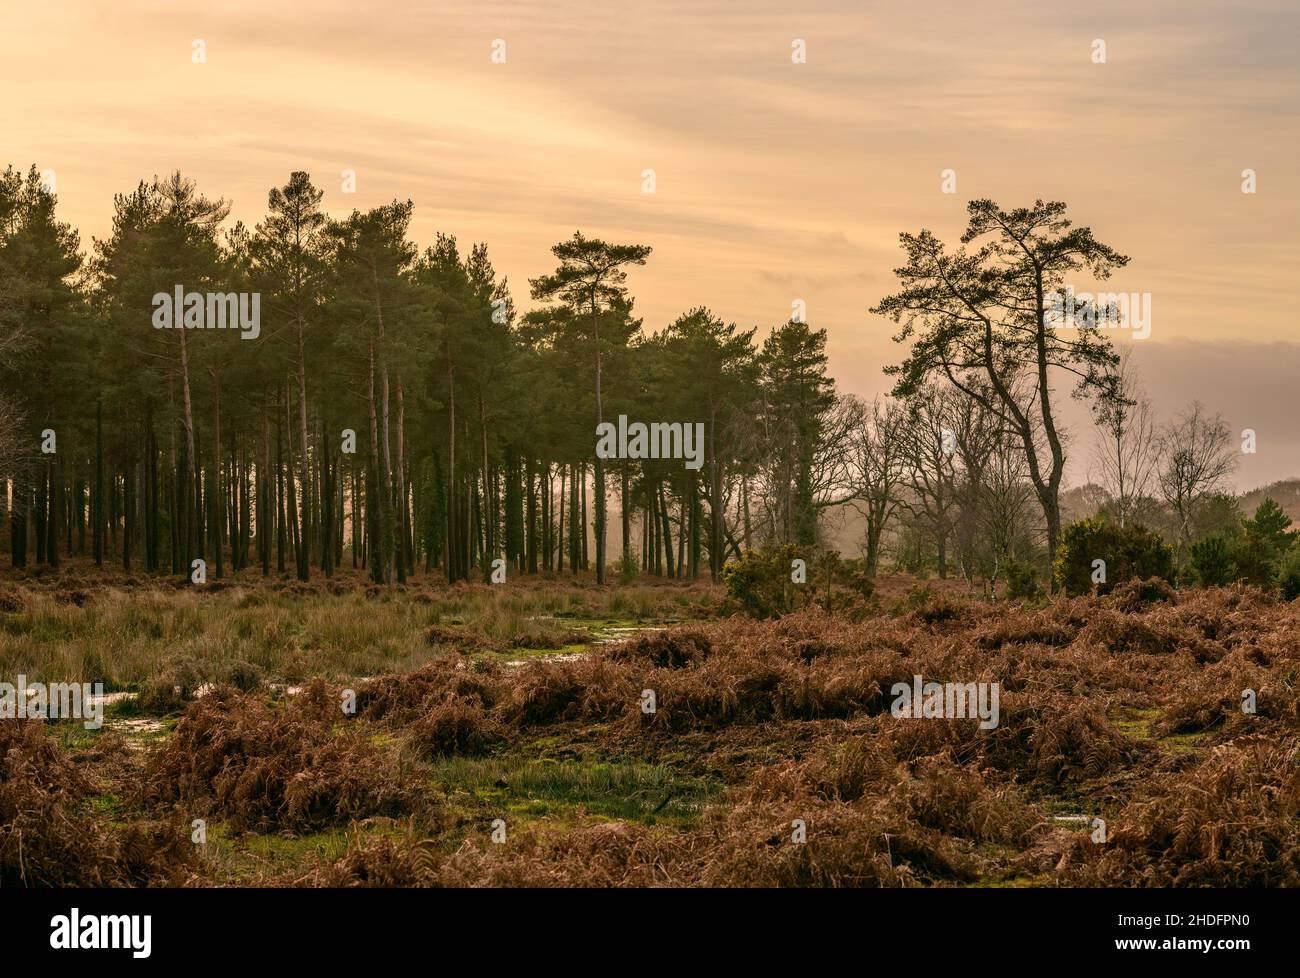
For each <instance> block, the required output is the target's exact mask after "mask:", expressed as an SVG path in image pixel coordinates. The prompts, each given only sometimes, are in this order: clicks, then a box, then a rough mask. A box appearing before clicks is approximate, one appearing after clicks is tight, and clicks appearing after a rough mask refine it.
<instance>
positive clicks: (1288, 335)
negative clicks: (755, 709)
mask: <svg viewBox="0 0 1300 978" xmlns="http://www.w3.org/2000/svg"><path fill="white" fill-rule="evenodd" d="M467 8H468V9H467ZM1298 28H1300V5H1297V4H1296V3H1295V2H1294V0H1277V2H1271V0H1255V2H1251V0H1247V2H1243V3H1232V4H1223V3H1209V2H1195V0H1193V2H1186V0H1182V2H1155V3H1142V4H1135V3H1132V2H1131V0H1130V2H1112V0H1102V2H1089V3H1087V4H1078V3H1073V2H1044V0H1039V2H1030V0H1024V2H1021V0H1016V2H991V3H979V4H971V3H924V2H899V3H871V4H864V3H849V2H825V3H811V4H808V3H800V4H792V3H776V2H770V0H753V2H744V3H742V2H739V0H730V2H716V0H714V2H709V0H704V2H698V0H697V2H687V0H680V2H679V0H673V2H650V0H645V2H639V3H625V2H618V0H602V2H599V3H597V2H572V0H548V2H546V3H533V4H516V3H493V2H487V3H474V4H473V5H464V4H450V3H430V2H427V0H422V2H411V0H390V2H386V3H382V4H378V3H377V4H365V3H349V2H343V0H302V2H292V3H291V2H288V0H221V2H219V3H212V2H193V3H192V2H170V3H162V2H147V0H120V2H114V3H112V4H92V3H90V2H88V0H80V2H73V0H42V2H41V3H38V4H22V5H17V4H12V5H9V9H6V10H5V11H4V15H3V18H0V31H3V33H0V81H2V82H3V90H4V93H5V97H4V98H3V100H0V148H2V149H3V152H0V165H3V164H4V163H9V162H12V163H14V164H16V165H19V166H23V167H26V166H27V165H28V164H29V163H33V162H34V163H36V164H37V165H38V167H40V168H42V169H52V170H54V171H55V174H56V178H57V190H58V193H59V198H60V205H61V210H62V214H63V217H64V218H65V219H66V220H69V221H71V222H72V223H73V224H75V225H76V226H77V227H78V228H80V229H81V231H82V234H83V239H84V240H85V242H86V244H87V245H89V239H90V237H91V236H92V235H95V236H103V235H104V234H106V233H107V231H108V227H109V220H110V216H111V197H112V194H113V193H114V192H116V191H122V190H126V189H129V188H130V187H131V186H133V185H134V184H135V182H136V181H137V180H139V179H140V178H142V177H148V176H151V175H152V174H154V173H155V172H166V171H169V170H172V169H177V168H179V169H181V170H182V171H183V172H185V173H186V174H187V175H189V176H192V177H194V178H195V179H197V180H198V182H199V185H200V187H201V188H202V189H203V190H205V191H206V192H207V193H209V194H211V195H222V196H226V197H228V198H229V199H231V200H232V201H233V203H234V211H233V213H234V216H235V217H236V218H240V219H243V220H244V221H245V222H247V223H249V224H252V223H255V222H256V221H257V220H258V219H259V218H260V217H261V215H262V213H263V209H264V205H265V201H266V192H267V190H268V188H270V187H271V186H272V185H274V184H277V183H283V182H284V181H285V179H286V177H287V175H288V173H289V171H290V170H292V169H306V170H308V171H309V172H310V173H311V174H312V176H313V178H314V179H315V181H316V182H317V184H318V185H319V186H321V187H323V188H324V189H325V190H326V199H325V203H326V206H327V208H328V209H329V210H330V211H331V212H332V213H335V214H341V213H345V212H347V211H349V210H351V209H352V208H353V207H360V208H366V207H370V206H373V205H375V204H379V203H382V202H386V201H388V200H391V199H393V198H394V197H402V198H405V197H408V196H409V197H411V198H412V199H414V201H415V203H416V217H415V221H414V233H415V236H416V237H417V239H418V240H419V241H420V242H421V243H422V244H424V243H429V242H431V241H432V239H433V236H434V233H435V231H438V230H441V231H447V232H451V233H454V234H456V235H457V236H458V237H459V238H460V239H461V240H462V241H463V242H466V243H468V242H470V241H477V240H486V241H487V242H488V243H489V247H490V252H491V255H492V257H493V260H494V262H495V264H496V266H497V268H498V270H500V271H502V272H504V273H506V274H508V275H509V277H510V281H511V283H512V285H513V287H514V292H515V296H516V300H517V302H519V304H520V305H521V306H523V307H524V308H527V307H528V305H529V303H528V300H527V279H528V278H529V277H530V276H536V275H538V274H540V273H542V272H544V271H546V270H548V269H549V268H550V267H551V260H550V255H549V253H548V251H547V249H548V247H549V246H550V245H551V244H552V243H553V242H555V241H557V240H559V239H561V238H564V237H567V236H568V235H570V234H571V233H572V232H573V231H574V230H576V229H581V230H582V231H583V232H584V233H587V234H590V235H595V236H601V237H606V238H609V239H612V240H617V241H637V242H644V243H647V244H650V245H652V246H653V247H654V249H655V250H654V254H653V255H652V257H651V259H650V263H649V265H647V266H646V267H645V268H644V269H637V270H635V271H634V272H633V273H632V275H631V277H630V284H631V286H632V289H633V291H634V293H635V295H636V296H637V304H638V309H639V311H640V312H641V314H642V315H643V316H644V317H645V322H646V325H647V327H649V328H652V329H658V328H660V327H661V326H662V325H664V324H665V323H666V322H668V321H669V320H670V319H672V318H673V317H674V316H675V315H676V314H677V313H678V312H681V311H683V310H684V309H686V308H688V307H690V306H694V305H700V304H704V305H708V306H710V307H711V308H713V309H714V311H715V312H717V313H719V314H720V315H722V316H724V317H726V318H728V319H734V320H736V321H737V322H740V323H742V324H745V325H760V326H762V327H764V329H766V328H767V327H769V326H771V325H774V324H776V323H778V322H781V321H784V320H785V319H786V318H788V316H789V315H790V308H791V307H790V303H791V301H792V300H794V299H797V298H801V299H803V300H805V302H806V303H807V310H808V319H809V321H810V322H811V323H812V324H814V325H816V326H824V327H826V328H827V329H828V330H829V333H830V349H831V356H832V369H833V372H834V373H835V375H836V377H837V378H838V379H839V381H840V384H841V386H842V387H844V388H845V389H849V390H854V391H857V392H859V393H863V394H868V395H870V394H873V393H876V392H878V391H880V390H882V389H883V388H884V386H885V381H884V378H882V377H881V375H880V367H881V366H882V365H883V364H884V363H886V362H890V361H893V360H896V359H897V358H898V351H897V350H896V349H894V348H893V344H892V343H891V342H890V340H889V337H890V335H891V327H890V326H889V325H888V324H886V323H884V322H882V321H881V320H879V319H877V318H875V317H872V316H870V315H869V314H868V313H867V311H866V310H867V309H868V308H869V307H870V306H871V305H873V304H874V303H875V302H876V301H877V300H878V299H879V298H880V296H882V295H883V294H885V293H886V292H888V291H890V290H891V289H892V287H893V277H892V272H891V270H892V269H893V267H894V266H895V265H896V264H897V263H898V250H897V244H896V241H897V234H898V232H899V231H902V230H909V231H915V230H917V229H919V228H921V227H930V228H932V229H933V230H935V231H936V232H937V233H939V234H940V235H941V236H943V237H945V238H947V239H949V240H952V239H955V238H956V236H957V235H958V234H959V233H960V231H961V229H962V227H963V226H964V215H965V205H966V202H967V201H968V200H969V199H971V198H972V197H985V196H987V197H992V198H993V199H995V200H997V201H999V202H1001V203H1003V204H1004V205H1006V206H1013V205H1019V204H1030V203H1032V202H1033V200H1034V198H1036V197H1043V198H1048V199H1061V200H1065V201H1067V202H1068V203H1069V205H1070V208H1071V213H1072V214H1073V216H1074V217H1075V219H1076V220H1078V221H1079V222H1081V223H1086V224H1089V225H1091V226H1092V228H1093V230H1094V232H1095V233H1096V235H1097V236H1098V238H1100V239H1101V240H1102V241H1104V242H1106V243H1107V244H1110V245H1112V246H1114V247H1115V248H1117V249H1119V250H1120V251H1122V252H1124V253H1126V254H1128V255H1130V256H1131V257H1132V259H1133V260H1132V262H1131V264H1130V265H1129V267H1128V268H1127V269H1125V270H1123V271H1122V272H1121V273H1120V275H1119V276H1117V277H1116V279H1114V280H1113V283H1112V284H1113V286H1114V288H1115V289H1116V290H1122V291H1137V292H1149V293H1151V295H1152V336H1151V338H1150V339H1149V340H1145V341H1141V342H1138V343H1136V344H1135V345H1136V346H1138V347H1140V348H1141V349H1140V350H1139V351H1138V353H1137V354H1136V359H1137V362H1138V365H1139V367H1140V369H1141V370H1142V372H1143V374H1144V375H1145V376H1147V377H1148V380H1149V382H1150V384H1151V387H1152V391H1153V394H1154V396H1155V397H1156V400H1157V408H1158V410H1159V412H1160V413H1161V414H1162V415H1163V416H1167V415H1169V414H1171V413H1173V412H1174V411H1176V410H1178V409H1180V408H1181V407H1182V406H1183V404H1184V403H1185V402H1186V401H1187V400H1190V399H1191V398H1193V397H1200V398H1201V399H1202V400H1204V401H1205V402H1206V403H1207V405H1208V406H1209V407H1210V409H1211V410H1212V411H1222V412H1223V413H1224V415H1225V417H1226V418H1227V420H1228V421H1229V422H1230V424H1232V425H1233V426H1234V429H1239V428H1241V427H1245V426H1250V427H1254V428H1256V429H1257V430H1258V431H1259V433H1260V447H1259V454H1258V455H1256V456H1250V457H1246V458H1244V459H1243V464H1242V466H1241V469H1240V470H1239V473H1238V480H1237V481H1238V483H1239V484H1240V485H1242V486H1253V485H1257V484H1260V483H1262V482H1265V481H1268V480H1270V479H1273V478H1279V477H1282V476H1286V475H1300V429H1298V428H1297V425H1296V424H1295V420H1294V418H1295V409H1294V398H1293V396H1292V390H1293V388H1294V387H1295V384H1296V379H1297V377H1300V373H1298V372H1300V346H1295V345H1293V344H1295V343H1296V342H1297V341H1300V322H1297V313H1296V309H1297V303H1296V300H1297V299H1298V298H1300V286H1298V285H1297V269H1298V268H1300V232H1298V231H1297V217H1300V192H1298V191H1297V186H1296V182H1297V178H1298V177H1300V167H1298V165H1297V159H1300V138H1298V137H1300V68H1298V67H1297V65H1298V64H1300V62H1298V61H1297V58H1296V56H1295V46H1296V41H1297V39H1298V35H1300V29H1298ZM498 38H499V39H502V40H504V41H505V45H506V48H505V50H506V63H505V64H494V63H493V62H492V59H491V52H492V43H493V41H494V40H495V39H498ZM796 38H799V39H803V40H804V41H805V43H806V47H807V63H805V64H793V63H792V62H791V43H792V41H793V40H794V39H796ZM195 39H202V40H203V41H204V42H205V45H206V55H207V63H206V64H194V63H192V60H191V51H192V41H193V40H195ZM1094 39H1101V40H1104V41H1105V44H1106V56H1107V61H1106V63H1105V64H1094V63H1093V61H1092V59H1091V55H1092V49H1093V47H1092V46H1093V41H1094ZM345 168H352V169H355V170H356V171H357V192H356V193H355V194H354V195H345V194H343V193H342V192H341V191H340V183H341V177H340V171H342V170H343V169H345ZM948 168H951V169H953V170H955V171H956V174H957V192H956V193H955V194H944V193H941V192H940V173H941V171H942V170H944V169H948ZM1246 168H1252V169H1254V170H1255V171H1256V172H1257V174H1258V188H1259V189H1258V193H1257V194H1254V195H1247V194H1243V193H1241V171H1242V170H1243V169H1246ZM645 169H653V170H654V171H655V175H656V192H655V193H654V194H653V195H648V194H644V193H642V192H641V186H642V171H643V170H645ZM1080 437H1081V439H1083V440H1084V441H1086V439H1087V433H1086V432H1085V431H1084V430H1083V428H1082V427H1081V428H1080ZM1085 454H1086V453H1085V452H1083V451H1077V452H1076V465H1075V466H1072V475H1073V476H1074V478H1075V479H1076V481H1077V479H1078V478H1081V477H1083V476H1084V475H1085V474H1086V473H1085V471H1084V469H1085V468H1086V465H1085V464H1084V463H1086V458H1084V455H1085Z"/></svg>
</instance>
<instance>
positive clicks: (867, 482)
mask: <svg viewBox="0 0 1300 978" xmlns="http://www.w3.org/2000/svg"><path fill="white" fill-rule="evenodd" d="M905 423H906V419H905V416H904V414H903V410H902V408H901V407H900V406H899V405H898V404H896V403H893V402H888V401H882V400H881V399H879V398H877V399H876V400H874V401H873V402H872V403H871V405H870V407H867V406H866V405H863V407H862V413H861V415H860V418H859V425H858V429H857V431H856V432H855V436H854V438H853V444H852V454H851V459H850V466H851V475H850V478H851V479H852V481H853V484H854V498H853V499H852V500H851V501H850V504H851V505H852V506H853V508H854V509H856V510H857V511H858V512H859V513H861V514H862V516H863V518H864V519H865V520H866V521H867V530H866V540H865V545H866V563H867V574H868V575H869V576H871V577H874V576H875V574H876V569H877V567H878V566H879V564H880V543H881V540H882V538H883V537H884V533H885V527H886V526H887V525H888V523H889V520H890V517H892V516H893V514H894V510H895V509H897V508H898V505H899V502H900V495H899V493H900V490H901V489H902V487H903V482H904V478H905V475H906V464H907V463H906V457H905V454H904V451H903V433H904V426H905Z"/></svg>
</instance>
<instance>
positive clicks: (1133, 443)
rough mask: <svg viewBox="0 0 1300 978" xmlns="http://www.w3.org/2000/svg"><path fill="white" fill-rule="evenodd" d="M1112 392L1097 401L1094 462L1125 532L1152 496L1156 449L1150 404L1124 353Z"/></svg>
mask: <svg viewBox="0 0 1300 978" xmlns="http://www.w3.org/2000/svg"><path fill="white" fill-rule="evenodd" d="M1115 389H1116V394H1117V397H1115V398H1114V399H1110V400H1106V401H1102V402H1101V403H1100V406H1099V409H1098V411H1097V427H1098V429H1099V430H1100V433H1101V438H1100V440H1099V441H1098V443H1097V446H1096V448H1095V449H1094V453H1093V457H1094V459H1095V461H1096V464H1097V468H1098V479H1099V481H1100V484H1101V486H1102V488H1103V489H1105V490H1106V492H1107V493H1108V494H1109V495H1110V498H1111V500H1112V503H1113V505H1114V507H1115V515H1116V516H1117V517H1118V519H1119V525H1120V526H1124V525H1125V524H1126V523H1127V522H1128V521H1129V520H1130V519H1131V518H1132V517H1133V512H1134V509H1135V508H1136V507H1137V505H1138V504H1139V501H1140V500H1141V499H1143V498H1144V497H1146V496H1147V495H1149V494H1150V492H1151V486H1152V483H1153V481H1154V480H1155V478H1156V475H1157V473H1158V471H1159V469H1160V447H1161V445H1160V434H1159V430H1158V429H1157V427H1156V421H1155V415H1154V413H1153V412H1152V410H1151V402H1150V401H1149V400H1148V399H1147V398H1146V397H1145V396H1144V395H1143V394H1142V393H1141V391H1140V388H1139V384H1138V377H1137V374H1136V372H1135V370H1134V369H1133V365H1132V362H1131V360H1130V358H1129V351H1127V350H1125V351H1124V353H1123V354H1122V355H1121V356H1120V362H1119V365H1118V366H1117V367H1116V370H1115Z"/></svg>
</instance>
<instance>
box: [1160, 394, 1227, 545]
mask: <svg viewBox="0 0 1300 978" xmlns="http://www.w3.org/2000/svg"><path fill="white" fill-rule="evenodd" d="M1161 448H1162V452H1163V455H1164V465H1163V466H1162V467H1161V469H1160V475H1159V484H1160V495H1161V496H1162V497H1163V498H1164V500H1165V502H1167V503H1168V504H1169V506H1170V508H1171V509H1172V510H1173V511H1174V516H1175V518H1176V519H1177V521H1178V550H1179V556H1180V557H1181V556H1182V555H1183V554H1184V553H1186V549H1187V544H1188V543H1189V542H1190V538H1191V523H1192V516H1193V514H1194V512H1195V509H1196V506H1197V504H1198V503H1199V502H1200V501H1201V500H1202V499H1203V498H1205V496H1206V495H1208V494H1209V493H1212V492H1214V491H1216V490H1217V489H1219V488H1220V487H1221V485H1222V484H1223V480H1224V479H1226V478H1227V476H1228V474H1229V473H1230V472H1232V470H1233V469H1234V468H1236V465H1237V457H1236V455H1235V454H1234V453H1233V451H1232V445H1231V441H1230V437H1229V433H1228V425H1227V422H1225V421H1224V420H1223V418H1222V417H1221V416H1219V415H1217V414H1216V415H1215V416H1214V417H1212V418H1211V417H1208V416H1207V415H1206V414H1205V413H1204V409H1203V408H1202V406H1201V402H1200V401H1193V402H1192V406H1191V407H1190V408H1189V409H1188V410H1187V411H1186V412H1184V413H1183V414H1181V415H1179V416H1178V417H1177V418H1176V419H1174V420H1173V421H1171V422H1170V423H1169V424H1168V425H1167V426H1166V427H1165V429H1164V432H1163V435H1162V437H1161Z"/></svg>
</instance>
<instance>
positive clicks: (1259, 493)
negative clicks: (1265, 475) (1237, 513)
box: [1237, 479, 1300, 524]
mask: <svg viewBox="0 0 1300 978" xmlns="http://www.w3.org/2000/svg"><path fill="white" fill-rule="evenodd" d="M1237 499H1238V500H1239V501H1240V502H1241V511H1242V512H1243V513H1244V514H1245V515H1247V516H1249V515H1251V514H1252V513H1254V512H1255V508H1256V507H1257V506H1258V505H1259V504H1260V503H1262V502H1263V501H1264V500H1265V499H1272V500H1273V502H1275V503H1277V504H1278V505H1279V506H1281V507H1282V509H1283V510H1285V511H1286V515H1287V516H1289V517H1291V519H1292V520H1294V521H1295V522H1296V523H1297V524H1300V479H1281V480H1279V481H1278V482H1270V483H1269V484H1268V485H1266V486H1260V487H1259V488H1258V489H1252V490H1251V491H1250V492H1245V493H1242V494H1241V495H1240V496H1238V497H1237Z"/></svg>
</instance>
